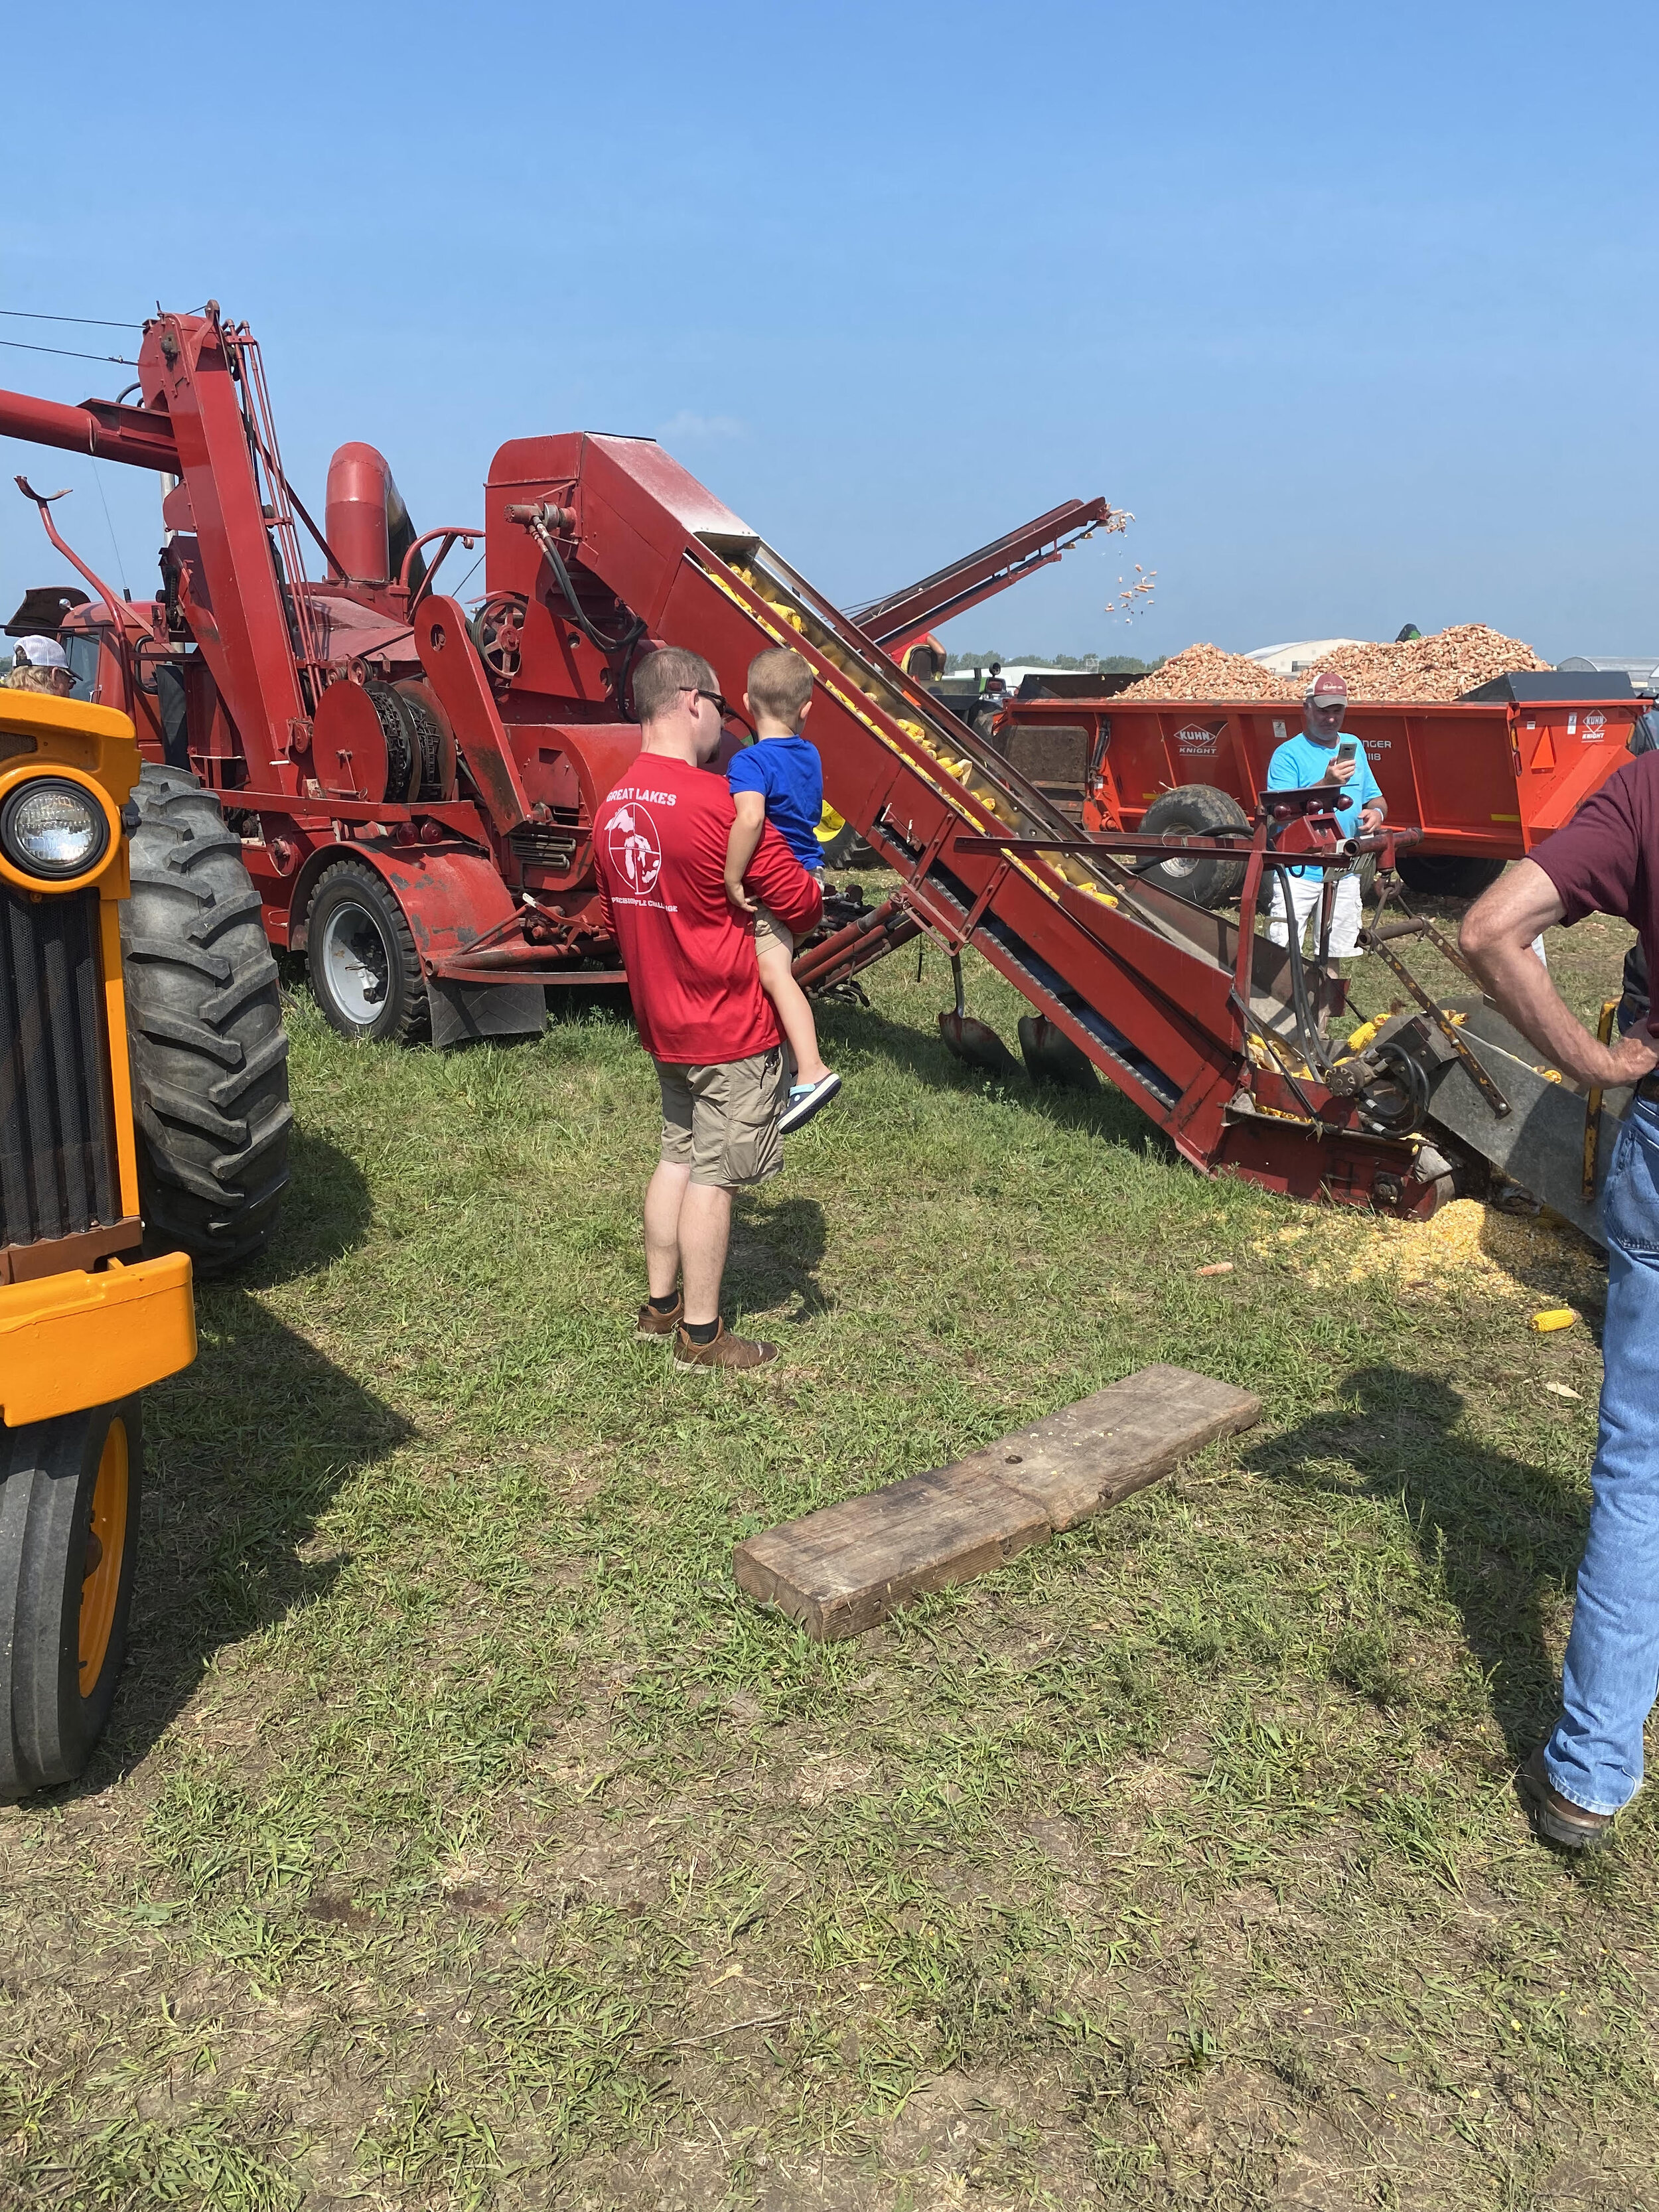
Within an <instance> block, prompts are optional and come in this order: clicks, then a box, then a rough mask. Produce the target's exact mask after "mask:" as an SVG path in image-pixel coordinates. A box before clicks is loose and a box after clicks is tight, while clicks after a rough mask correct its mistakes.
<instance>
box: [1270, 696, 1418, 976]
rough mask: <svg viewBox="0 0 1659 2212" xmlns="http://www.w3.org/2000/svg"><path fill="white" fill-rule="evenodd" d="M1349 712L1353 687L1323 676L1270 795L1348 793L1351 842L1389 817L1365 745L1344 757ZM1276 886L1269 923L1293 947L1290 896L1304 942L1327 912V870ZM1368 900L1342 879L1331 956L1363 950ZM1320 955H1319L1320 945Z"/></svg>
mask: <svg viewBox="0 0 1659 2212" xmlns="http://www.w3.org/2000/svg"><path fill="white" fill-rule="evenodd" d="M1347 711H1348V687H1347V684H1346V682H1345V681H1344V680H1343V678H1341V677H1340V676H1336V675H1325V676H1316V677H1315V678H1314V680H1313V681H1312V683H1311V684H1309V686H1308V688H1307V690H1306V691H1305V692H1304V695H1303V702H1302V717H1303V722H1304V727H1303V728H1302V729H1301V730H1300V731H1298V732H1297V735H1296V736H1295V737H1293V738H1286V739H1285V742H1284V744H1282V745H1279V746H1278V747H1276V748H1275V750H1274V752H1273V758H1272V759H1271V760H1270V761H1269V762H1268V763H1267V788H1268V790H1269V791H1307V790H1309V789H1310V788H1311V787H1313V786H1314V785H1315V784H1320V783H1335V784H1339V785H1340V787H1341V788H1340V791H1339V792H1338V793H1337V796H1336V814H1337V820H1338V821H1339V823H1340V824H1341V826H1342V830H1343V834H1344V836H1350V837H1359V836H1364V835H1365V833H1366V832H1367V831H1368V830H1370V829H1376V827H1377V825H1378V824H1379V823H1381V821H1382V820H1383V816H1384V815H1385V814H1386V813H1387V812H1388V811H1389V810H1388V806H1387V805H1386V803H1385V802H1384V799H1383V793H1382V792H1381V791H1380V790H1379V789H1378V788H1377V782H1376V777H1375V776H1374V775H1372V774H1371V764H1370V762H1369V761H1368V760H1367V759H1366V757H1365V748H1364V745H1362V744H1359V743H1358V741H1357V740H1356V741H1354V743H1353V752H1352V757H1350V758H1348V759H1346V760H1345V759H1340V758H1339V757H1338V753H1337V747H1338V741H1339V739H1340V738H1341V735H1342V718H1343V716H1344V715H1345V714H1346V713H1347ZM1275 875H1276V876H1278V880H1277V882H1276V883H1275V884H1274V887H1273V918H1272V920H1271V921H1269V922H1268V924H1267V935H1268V936H1269V937H1270V938H1271V939H1272V940H1273V943H1274V944H1275V945H1288V944H1289V943H1290V941H1291V933H1290V921H1294V923H1295V925H1296V934H1297V943H1298V944H1300V943H1301V942H1302V939H1303V936H1304V932H1305V931H1306V929H1307V927H1308V924H1309V922H1310V920H1312V919H1313V917H1314V916H1316V915H1317V913H1318V911H1319V898H1320V893H1321V892H1322V890H1323V889H1324V883H1325V872H1324V870H1323V869H1322V868H1314V867H1301V868H1291V869H1290V870H1289V871H1288V872H1287V874H1286V875H1282V876H1280V875H1279V873H1278V871H1277V870H1275ZM1286 890H1288V891H1289V893H1290V903H1291V915H1290V921H1287V920H1286V917H1285V896H1284V895H1285V891H1286ZM1359 921H1360V898H1359V878H1358V875H1357V874H1356V873H1354V872H1353V871H1352V870H1350V871H1349V872H1348V873H1347V874H1346V875H1344V876H1340V877H1339V878H1337V885H1336V898H1335V901H1334V904H1333V906H1332V908H1331V957H1332V959H1333V960H1351V959H1352V958H1353V957H1354V955H1355V954H1356V953H1357V952H1358V950H1359ZM1313 949H1314V951H1318V950H1319V948H1318V946H1317V945H1315V946H1314V948H1313Z"/></svg>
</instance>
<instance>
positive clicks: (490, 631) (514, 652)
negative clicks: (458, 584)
mask: <svg viewBox="0 0 1659 2212" xmlns="http://www.w3.org/2000/svg"><path fill="white" fill-rule="evenodd" d="M529 605H530V602H529V600H528V599H526V597H525V596H524V594H523V592H495V593H494V594H493V595H492V596H491V597H490V598H489V599H486V600H485V601H484V603H483V605H482V606H481V607H480V608H479V609H478V610H477V613H476V614H474V616H473V617H472V619H471V622H470V623H468V624H467V628H468V629H470V630H471V633H472V642H473V643H474V645H476V646H477V648H478V658H479V659H480V660H482V661H483V665H484V666H485V667H486V668H487V669H488V670H489V672H490V674H491V675H492V676H493V677H494V678H495V681H496V682H497V683H498V684H508V683H511V681H512V680H513V678H514V677H515V676H516V675H517V674H518V672H519V658H520V653H521V652H522V650H523V647H524V618H525V611H526V608H527V607H528V606H529Z"/></svg>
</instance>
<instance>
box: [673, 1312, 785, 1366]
mask: <svg viewBox="0 0 1659 2212" xmlns="http://www.w3.org/2000/svg"><path fill="white" fill-rule="evenodd" d="M777 1356H778V1347H777V1346H776V1345H775V1344H761V1343H759V1342H757V1340H755V1339H754V1338H752V1337H747V1336H733V1335H732V1332H731V1330H730V1329H729V1328H727V1327H726V1323H725V1322H721V1323H720V1326H719V1328H717V1329H716V1330H715V1331H714V1335H713V1336H711V1337H710V1338H709V1340H708V1343H707V1344H694V1343H693V1342H692V1341H691V1339H690V1337H689V1336H688V1335H687V1334H686V1333H685V1331H684V1328H681V1329H678V1330H677V1331H676V1333H675V1337H674V1364H675V1366H676V1367H684V1368H688V1369H690V1368H700V1367H767V1366H769V1365H770V1364H771V1363H772V1361H773V1360H775V1358H777Z"/></svg>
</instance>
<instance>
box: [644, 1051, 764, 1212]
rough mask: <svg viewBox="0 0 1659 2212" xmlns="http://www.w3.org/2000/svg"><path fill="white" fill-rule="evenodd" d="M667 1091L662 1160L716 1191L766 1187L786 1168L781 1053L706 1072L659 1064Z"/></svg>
mask: <svg viewBox="0 0 1659 2212" xmlns="http://www.w3.org/2000/svg"><path fill="white" fill-rule="evenodd" d="M656 1067H657V1080H658V1082H659V1084H660V1085H661V1086H662V1157H663V1158H664V1160H665V1161H666V1162H667V1163H668V1164H669V1165H670V1166H671V1167H682V1168H684V1167H689V1168H690V1170H691V1180H692V1182H696V1183H703V1184H707V1185H708V1186H709V1187H711V1188H714V1189H715V1190H737V1189H740V1188H742V1187H743V1186H744V1184H745V1183H751V1182H765V1180H766V1178H767V1176H773V1175H775V1174H776V1173H777V1171H778V1170H779V1169H780V1168H781V1166H782V1165H783V1139H782V1138H781V1136H780V1135H779V1133H778V1115H780V1114H781V1112H782V1111H783V1102H784V1098H785V1097H786V1095H787V1090H788V1085H789V1073H788V1069H789V1063H788V1061H787V1059H786V1058H785V1056H784V1052H783V1048H782V1047H781V1045H777V1046H775V1047H774V1048H773V1049H772V1050H771V1051H770V1052H762V1053H757V1054H754V1056H753V1057H752V1058H751V1059H749V1060H716V1061H714V1063H712V1064H711V1065H710V1066H706V1067H686V1066H681V1065H680V1064H679V1062H678V1061H677V1060H659V1061H658V1062H657V1063H656Z"/></svg>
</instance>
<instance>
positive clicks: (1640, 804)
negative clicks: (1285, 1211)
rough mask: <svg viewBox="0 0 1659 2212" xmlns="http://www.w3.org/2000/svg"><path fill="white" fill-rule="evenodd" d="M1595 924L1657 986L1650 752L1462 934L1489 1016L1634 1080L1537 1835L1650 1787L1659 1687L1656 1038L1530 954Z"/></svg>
mask: <svg viewBox="0 0 1659 2212" xmlns="http://www.w3.org/2000/svg"><path fill="white" fill-rule="evenodd" d="M1587 914H1611V915H1618V916H1619V918H1620V920H1621V921H1628V922H1632V923H1633V924H1634V925H1635V927H1636V929H1637V931H1638V933H1639V935H1640V938H1641V941H1642V945H1643V949H1644V951H1645V952H1646V954H1647V959H1648V967H1649V972H1650V974H1654V975H1659V966H1656V964H1655V963H1656V960H1659V753H1646V754H1644V755H1642V756H1641V757H1639V758H1638V759H1636V760H1632V761H1630V762H1628V763H1626V766H1625V767H1623V768H1621V769H1620V770H1619V771H1618V773H1617V774H1616V775H1612V776H1610V777H1609V778H1608V779H1607V782H1606V783H1604V784H1603V785H1602V787H1601V790H1600V791H1598V792H1597V793H1595V796H1594V797H1593V798H1591V799H1587V800H1586V802H1585V803H1584V805H1583V806H1581V807H1580V808H1579V810H1578V811H1577V814H1576V815H1575V816H1574V817H1573V818H1572V820H1571V822H1570V823H1568V824H1567V826H1566V828H1565V829H1558V830H1557V832H1556V833H1555V835H1554V836H1553V837H1550V838H1547V839H1546V841H1545V842H1544V843H1543V844H1541V846H1540V847H1539V848H1538V849H1537V850H1536V852H1534V854H1533V855H1532V857H1531V859H1530V860H1521V861H1518V862H1517V863H1516V866H1514V867H1512V868H1510V870H1508V872H1506V873H1505V874H1504V875H1503V876H1501V877H1500V878H1498V881H1497V882H1496V883H1495V884H1493V885H1492V889H1491V890H1489V891H1488V892H1486V895H1485V896H1484V897H1483V898H1481V899H1480V900H1479V901H1477V902H1476V903H1475V904H1474V906H1473V907H1471V908H1470V909H1469V911H1468V915H1466V916H1465V917H1464V921H1463V927H1462V935H1461V941H1462V947H1463V951H1464V953H1465V954H1466V956H1467V957H1468V960H1469V963H1470V964H1471V966H1473V968H1474V970H1475V972H1476V974H1477V975H1479V976H1480V980H1481V981H1482V982H1483V983H1484V984H1485V985H1486V989H1487V990H1488V992H1489V993H1490V994H1492V998H1493V999H1494V1000H1496V1001H1497V1003H1498V1007H1499V1009H1500V1010H1501V1011H1502V1012H1503V1013H1504V1015H1505V1016H1506V1017H1507V1018H1508V1019H1509V1020H1510V1021H1511V1022H1513V1023H1514V1024H1515V1026H1516V1029H1518V1030H1521V1032H1522V1035H1523V1036H1527V1037H1529V1038H1530V1039H1531V1041H1532V1042H1533V1043H1534V1045H1535V1046H1536V1047H1537V1048H1538V1049H1539V1051H1540V1052H1541V1053H1542V1054H1545V1055H1546V1056H1547V1059H1548V1060H1549V1061H1550V1064H1551V1065H1552V1066H1555V1067H1559V1069H1560V1070H1561V1071H1562V1073H1564V1074H1565V1075H1568V1076H1571V1078H1572V1079H1574V1080H1575V1081H1576V1082H1578V1083H1582V1084H1583V1085H1586V1086H1591V1085H1601V1087H1603V1088H1604V1089H1613V1088H1614V1087H1616V1086H1618V1085H1624V1084H1634V1085H1636V1096H1635V1097H1634V1098H1633V1099H1632V1103H1631V1108H1630V1111H1629V1113H1628V1114H1626V1116H1625V1118H1624V1121H1623V1122H1622V1124H1618V1125H1615V1126H1617V1127H1618V1128H1619V1135H1618V1138H1617V1141H1616V1142H1615V1144H1614V1146H1613V1157H1612V1159H1611V1161H1610V1163H1609V1164H1608V1168H1607V1181H1606V1182H1605V1184H1604V1185H1603V1188H1602V1192H1601V1220H1602V1226H1603V1227H1604V1229H1605V1230H1606V1231H1607V1319H1606V1322H1605V1323H1604V1325H1603V1328H1602V1334H1601V1358H1602V1383H1601V1432H1600V1436H1599V1437H1598V1440H1597V1443H1596V1450H1595V1465H1594V1466H1593V1467H1592V1468H1591V1469H1590V1523H1589V1539H1588V1541H1587V1542H1586V1544H1585V1547H1584V1557H1583V1563H1582V1564H1581V1565H1580V1566H1579V1569H1578V1588H1577V1596H1576V1598H1575V1600H1574V1603H1573V1613H1572V1633H1571V1636H1570V1637H1569V1638H1568V1640H1567V1650H1566V1658H1565V1662H1564V1665H1563V1668H1562V1685H1561V1715H1560V1717H1559V1720H1558V1721H1557V1722H1556V1724H1555V1727H1554V1729H1553V1731H1552V1733H1551V1735H1550V1738H1549V1741H1547V1743H1544V1744H1541V1746H1540V1747H1539V1748H1538V1749H1537V1750H1536V1751H1534V1753H1533V1754H1532V1756H1531V1758H1530V1759H1528V1761H1527V1763H1526V1765H1524V1766H1523V1767H1522V1770H1521V1772H1520V1775H1519V1777H1518V1780H1519V1781H1520V1784H1521V1785H1522V1790H1523V1791H1524V1793H1525V1795H1526V1796H1527V1797H1528V1801H1529V1802H1530V1804H1531V1808H1532V1812H1533V1817H1534V1820H1535V1821H1536V1822H1537V1825H1538V1827H1539V1828H1540V1830H1541V1832H1542V1833H1543V1834H1545V1835H1547V1836H1548V1837H1550V1838H1552V1839H1553V1841H1554V1842H1556V1843H1559V1844H1566V1845H1568V1846H1569V1848H1571V1849H1573V1850H1582V1849H1583V1847H1584V1845H1586V1844H1595V1843H1599V1842H1600V1841H1601V1838H1603V1837H1604V1835H1605V1834H1606V1832H1607V1828H1608V1827H1609V1826H1610V1825H1611V1823H1612V1820H1613V1814H1615V1813H1617V1812H1618V1811H1619V1809H1620V1807H1621V1806H1624V1805H1626V1804H1628V1803H1629V1802H1630V1800H1631V1799H1632V1797H1633V1796H1635V1795H1636V1792H1637V1790H1638V1788H1639V1787H1640V1786H1641V1781H1642V1732H1643V1728H1644V1723H1646V1720H1647V1717H1648V1715H1649V1713H1650V1711H1652V1708H1653V1703H1654V1699H1655V1694H1656V1692H1659V1076H1656V1075H1655V1073H1654V1070H1655V1068H1656V1067H1659V1030H1656V1028H1655V1024H1654V1016H1653V1012H1652V1010H1651V1008H1650V1010H1649V1012H1648V1013H1647V1015H1646V1016H1645V1018H1642V1019H1639V1020H1638V1021H1637V1022H1636V1023H1635V1024H1634V1025H1633V1026H1632V1028H1631V1030H1629V1031H1628V1033H1627V1034H1626V1036H1622V1037H1620V1039H1619V1040H1618V1042H1616V1043H1614V1044H1601V1043H1599V1042H1597V1041H1596V1039H1595V1037H1593V1036H1591V1035H1590V1033H1589V1030H1587V1029H1585V1028H1584V1026H1583V1024H1582V1023H1581V1022H1579V1021H1577V1019H1576V1018H1574V1016H1573V1015H1572V1014H1571V1013H1570V1012H1568V1010H1567V1008H1566V1007H1565V1006H1564V1005H1563V1004H1562V1001H1561V998H1560V994H1559V993H1558V991H1557V990H1556V987H1555V986H1554V984H1553V982H1552V981H1551V980H1550V975H1549V971H1548V969H1547V968H1545V967H1544V966H1543V965H1542V963H1541V962H1540V961H1539V960H1537V959H1536V958H1534V956H1533V954H1532V952H1531V951H1530V950H1529V947H1530V945H1531V943H1532V940H1533V939H1534V937H1536V935H1537V934H1538V933H1539V932H1540V931H1541V930H1544V929H1547V928H1549V927H1551V925H1552V924H1553V923H1555V922H1559V921H1565V922H1568V923H1571V922H1575V921H1583V917H1584V916H1585V915H1587Z"/></svg>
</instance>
